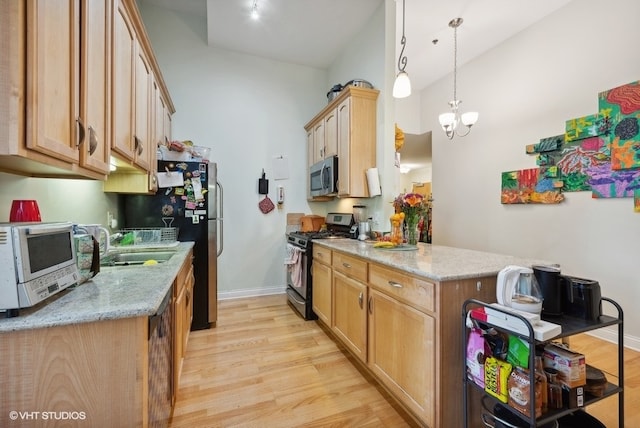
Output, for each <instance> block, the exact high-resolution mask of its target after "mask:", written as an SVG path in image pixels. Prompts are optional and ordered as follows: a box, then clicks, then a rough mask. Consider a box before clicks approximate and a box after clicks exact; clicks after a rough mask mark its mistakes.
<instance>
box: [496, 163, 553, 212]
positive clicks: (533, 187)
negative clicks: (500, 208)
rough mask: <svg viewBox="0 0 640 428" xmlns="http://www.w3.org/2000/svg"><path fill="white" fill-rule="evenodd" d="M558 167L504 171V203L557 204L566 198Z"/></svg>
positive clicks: (502, 198)
mask: <svg viewBox="0 0 640 428" xmlns="http://www.w3.org/2000/svg"><path fill="white" fill-rule="evenodd" d="M557 176H558V169H557V168H556V167H543V168H530V169H522V170H519V171H506V172H503V173H502V192H501V197H500V200H501V202H502V203H503V204H557V203H560V202H562V201H563V200H564V196H563V195H562V193H561V188H562V181H561V180H558V177H557Z"/></svg>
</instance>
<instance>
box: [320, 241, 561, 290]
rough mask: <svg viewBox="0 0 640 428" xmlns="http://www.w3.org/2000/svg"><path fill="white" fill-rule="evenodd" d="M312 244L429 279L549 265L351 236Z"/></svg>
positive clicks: (494, 255)
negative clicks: (406, 248) (387, 244)
mask: <svg viewBox="0 0 640 428" xmlns="http://www.w3.org/2000/svg"><path fill="white" fill-rule="evenodd" d="M313 244H314V245H322V246H324V247H327V248H330V249H332V250H338V251H342V252H344V253H347V254H353V255H355V256H359V257H362V258H364V259H367V260H369V261H373V262H376V263H379V264H382V265H386V266H389V267H392V268H396V269H401V270H404V271H406V272H408V273H412V274H415V275H418V276H421V277H424V278H427V279H429V280H432V281H451V280H457V279H467V278H481V277H484V276H492V275H497V274H498V272H499V271H500V270H502V269H503V268H504V267H506V266H508V265H518V266H533V265H547V266H549V265H551V264H552V262H549V261H545V260H536V259H526V258H519V257H514V256H508V255H504V254H496V253H487V252H483V251H475V250H467V249H463V248H454V247H445V246H441V245H431V244H424V243H418V249H417V250H409V251H403V250H400V249H397V248H396V249H386V248H374V247H373V244H374V242H373V241H364V242H363V241H357V240H355V239H316V240H314V241H313Z"/></svg>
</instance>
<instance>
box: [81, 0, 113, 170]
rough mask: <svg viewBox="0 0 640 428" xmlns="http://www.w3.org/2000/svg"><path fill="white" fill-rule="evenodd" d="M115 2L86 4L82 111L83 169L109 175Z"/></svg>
mask: <svg viewBox="0 0 640 428" xmlns="http://www.w3.org/2000/svg"><path fill="white" fill-rule="evenodd" d="M112 17H113V0H85V1H83V2H82V21H81V22H82V28H81V32H82V43H81V47H82V55H81V70H82V73H81V77H82V80H81V86H80V109H81V118H82V120H83V122H84V127H85V138H84V141H83V144H82V145H81V146H80V165H81V166H82V167H84V168H87V169H91V170H94V171H96V172H99V173H102V174H105V175H106V174H108V173H109V155H110V153H111V147H110V142H109V139H110V125H111V123H110V107H111V85H110V78H111V72H110V66H111V22H112Z"/></svg>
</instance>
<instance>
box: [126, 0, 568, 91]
mask: <svg viewBox="0 0 640 428" xmlns="http://www.w3.org/2000/svg"><path fill="white" fill-rule="evenodd" d="M138 1H140V2H142V3H149V4H153V5H156V6H160V7H164V8H168V9H172V10H177V11H181V12H186V13H193V14H197V15H200V16H206V17H207V29H208V38H209V45H211V46H216V47H220V48H224V49H228V50H232V51H238V52H243V53H247V54H251V55H256V56H260V57H264V58H269V59H274V60H278V61H284V62H289V63H293V64H300V65H306V66H310V67H315V68H328V67H329V66H330V65H331V63H332V62H333V60H334V59H335V58H336V57H337V56H338V54H339V53H340V51H341V50H342V48H343V46H345V45H346V44H347V43H349V40H351V39H352V38H353V37H354V35H356V34H358V33H359V32H360V30H361V29H362V28H363V27H364V26H365V25H366V24H367V22H368V21H369V20H370V19H371V17H372V16H373V14H374V13H375V11H376V10H377V9H378V7H379V6H380V5H381V4H382V3H383V1H384V0H256V1H257V8H258V11H259V13H260V18H259V19H258V20H253V19H251V17H250V11H251V6H252V4H253V1H254V0H138ZM405 1H406V10H405V12H406V13H405V19H406V20H405V36H406V40H407V47H406V50H405V54H406V56H407V60H408V62H407V67H406V71H407V73H409V76H410V78H411V84H412V87H413V89H414V91H415V90H421V89H423V88H425V87H426V86H428V85H429V84H431V83H433V82H434V81H436V80H438V79H440V78H441V77H443V76H445V75H447V74H449V73H451V71H452V70H453V30H452V29H451V28H449V26H448V23H449V21H450V20H451V19H453V18H456V17H462V18H463V19H464V23H463V24H462V25H461V26H460V28H459V29H458V65H462V64H464V63H465V62H468V61H470V60H471V59H473V58H475V57H476V56H478V55H481V54H482V53H484V52H486V51H487V50H489V49H491V48H492V47H494V46H496V45H498V44H499V43H501V42H502V41H504V40H506V39H508V38H509V37H511V36H513V35H514V34H516V33H518V32H519V31H521V30H523V29H524V28H526V27H528V26H529V25H531V24H533V23H535V22H536V21H538V20H540V19H541V18H543V17H544V16H546V15H548V14H549V13H551V12H553V11H554V10H556V9H558V8H560V7H562V6H564V5H566V4H567V3H569V2H570V1H571V0H405ZM396 9H397V26H396V32H397V36H396V40H398V46H399V40H400V37H401V35H402V1H401V0H396ZM523 12H526V13H523ZM433 40H438V42H437V43H435V44H434V43H433V42H432V41H433ZM398 50H399V47H398Z"/></svg>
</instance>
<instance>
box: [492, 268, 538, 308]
mask: <svg viewBox="0 0 640 428" xmlns="http://www.w3.org/2000/svg"><path fill="white" fill-rule="evenodd" d="M496 299H497V300H498V303H499V304H501V305H503V306H507V307H510V308H513V309H517V310H520V311H525V312H530V313H533V314H538V315H540V312H541V311H542V292H541V291H540V286H539V285H538V281H537V280H536V277H535V275H534V274H533V269H531V268H528V267H523V266H513V265H510V266H507V267H506V268H504V269H502V270H501V271H500V272H498V280H497V283H496Z"/></svg>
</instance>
